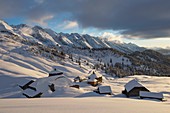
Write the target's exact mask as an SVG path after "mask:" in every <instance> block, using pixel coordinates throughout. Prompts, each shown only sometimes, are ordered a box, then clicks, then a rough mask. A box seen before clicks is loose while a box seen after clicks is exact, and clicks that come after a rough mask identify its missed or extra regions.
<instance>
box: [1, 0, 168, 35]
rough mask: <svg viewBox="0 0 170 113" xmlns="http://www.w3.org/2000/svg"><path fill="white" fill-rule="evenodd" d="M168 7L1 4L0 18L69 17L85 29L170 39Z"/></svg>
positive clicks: (149, 2) (76, 0)
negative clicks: (64, 15) (107, 30)
mask: <svg viewBox="0 0 170 113" xmlns="http://www.w3.org/2000/svg"><path fill="white" fill-rule="evenodd" d="M11 2H12V3H11ZM169 5H170V0H12V1H11V0H1V1H0V9H1V10H0V16H1V17H9V16H16V15H18V16H24V17H26V18H27V19H30V20H38V19H40V18H43V17H44V16H48V15H53V16H56V15H57V16H58V17H59V16H60V14H64V13H69V14H70V15H71V19H74V20H76V21H78V22H79V24H81V26H82V27H84V28H86V27H96V28H99V29H112V30H124V31H123V32H122V34H123V35H125V36H128V37H133V36H136V37H139V38H156V37H169V36H170V6H169ZM7 6H8V7H7ZM14 6H15V7H14ZM44 18H45V17H44ZM68 19H70V18H68ZM42 21H43V20H42Z"/></svg>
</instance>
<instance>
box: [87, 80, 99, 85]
mask: <svg viewBox="0 0 170 113" xmlns="http://www.w3.org/2000/svg"><path fill="white" fill-rule="evenodd" d="M87 83H88V84H90V85H92V86H97V85H98V81H97V80H96V79H88V80H87Z"/></svg>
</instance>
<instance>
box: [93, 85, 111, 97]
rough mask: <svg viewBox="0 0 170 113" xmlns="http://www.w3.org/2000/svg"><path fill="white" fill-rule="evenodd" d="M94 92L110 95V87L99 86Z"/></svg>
mask: <svg viewBox="0 0 170 113" xmlns="http://www.w3.org/2000/svg"><path fill="white" fill-rule="evenodd" d="M94 92H96V93H99V94H109V95H111V94H112V90H111V87H110V86H99V87H98V88H97V90H95V91H94Z"/></svg>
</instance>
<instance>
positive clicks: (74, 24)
mask: <svg viewBox="0 0 170 113" xmlns="http://www.w3.org/2000/svg"><path fill="white" fill-rule="evenodd" d="M78 26H79V25H78V23H77V22H76V21H68V20H67V21H64V23H62V24H60V25H58V28H62V29H63V30H68V29H74V28H78Z"/></svg>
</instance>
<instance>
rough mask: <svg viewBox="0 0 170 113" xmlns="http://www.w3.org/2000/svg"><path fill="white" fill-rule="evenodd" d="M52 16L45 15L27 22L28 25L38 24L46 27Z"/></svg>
mask: <svg viewBox="0 0 170 113" xmlns="http://www.w3.org/2000/svg"><path fill="white" fill-rule="evenodd" d="M53 17H54V16H53V15H46V16H42V17H40V18H34V19H31V20H28V21H29V22H30V23H33V24H34V23H35V24H37V23H38V24H39V25H41V26H48V22H47V21H48V20H51V19H52V18H53Z"/></svg>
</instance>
